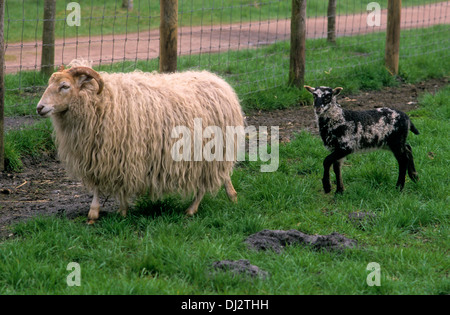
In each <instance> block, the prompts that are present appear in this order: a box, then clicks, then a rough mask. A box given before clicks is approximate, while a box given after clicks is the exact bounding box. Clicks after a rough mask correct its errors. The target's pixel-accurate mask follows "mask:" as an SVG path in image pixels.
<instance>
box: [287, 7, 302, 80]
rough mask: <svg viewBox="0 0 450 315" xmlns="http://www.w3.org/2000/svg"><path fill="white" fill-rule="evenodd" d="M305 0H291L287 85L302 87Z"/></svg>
mask: <svg viewBox="0 0 450 315" xmlns="http://www.w3.org/2000/svg"><path fill="white" fill-rule="evenodd" d="M305 42H306V0H292V17H291V51H290V61H289V85H293V86H296V87H298V88H303V84H304V81H305Z"/></svg>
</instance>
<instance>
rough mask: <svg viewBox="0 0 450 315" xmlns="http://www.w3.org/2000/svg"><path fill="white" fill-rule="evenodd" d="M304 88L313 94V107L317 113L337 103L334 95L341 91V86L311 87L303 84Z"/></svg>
mask: <svg viewBox="0 0 450 315" xmlns="http://www.w3.org/2000/svg"><path fill="white" fill-rule="evenodd" d="M305 89H306V90H307V91H308V92H309V93H311V94H312V95H313V97H314V109H315V110H316V113H317V114H318V115H320V114H321V113H323V112H325V111H326V110H328V109H329V108H330V107H331V106H333V105H337V102H336V96H338V95H339V93H341V91H342V88H341V87H337V88H335V89H332V88H329V87H326V86H319V87H316V88H313V87H310V86H308V85H305Z"/></svg>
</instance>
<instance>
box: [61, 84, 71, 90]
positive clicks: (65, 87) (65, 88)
mask: <svg viewBox="0 0 450 315" xmlns="http://www.w3.org/2000/svg"><path fill="white" fill-rule="evenodd" d="M69 88H70V86H69V85H66V84H63V85H61V86H60V87H59V90H60V91H61V90H68V89H69Z"/></svg>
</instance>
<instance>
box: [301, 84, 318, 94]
mask: <svg viewBox="0 0 450 315" xmlns="http://www.w3.org/2000/svg"><path fill="white" fill-rule="evenodd" d="M303 87H304V88H305V89H306V90H307V91H308V92H309V93H313V92H314V91H315V90H316V89H315V88H313V87H310V86H309V85H304V86H303Z"/></svg>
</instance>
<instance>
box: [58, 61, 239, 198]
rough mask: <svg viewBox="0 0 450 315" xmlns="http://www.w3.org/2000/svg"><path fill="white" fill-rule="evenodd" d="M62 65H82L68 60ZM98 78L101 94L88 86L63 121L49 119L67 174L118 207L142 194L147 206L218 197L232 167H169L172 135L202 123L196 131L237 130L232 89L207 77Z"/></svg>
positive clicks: (204, 163)
mask: <svg viewBox="0 0 450 315" xmlns="http://www.w3.org/2000/svg"><path fill="white" fill-rule="evenodd" d="M69 66H72V67H73V66H89V65H88V64H86V62H85V61H83V60H81V61H80V60H75V61H73V62H72V63H71V64H70V65H69ZM100 75H101V77H102V79H103V81H104V89H103V91H102V93H101V94H99V95H97V94H96V91H97V87H98V86H97V84H96V83H95V82H94V80H92V84H90V85H89V87H87V88H86V89H82V90H80V92H79V98H78V99H77V100H76V101H74V102H73V103H72V104H70V110H69V111H68V112H67V114H66V115H63V116H57V117H52V119H53V123H54V127H55V137H56V144H57V147H58V154H59V157H60V159H61V160H62V161H63V162H64V163H65V165H66V166H67V169H68V172H69V174H71V175H72V176H74V177H76V178H79V179H81V181H82V182H83V184H84V185H85V186H86V187H87V188H89V189H90V190H92V191H93V190H94V189H98V191H99V192H101V193H103V194H105V195H110V194H111V195H114V196H117V197H119V198H120V199H121V200H127V199H128V198H129V197H131V196H133V195H135V194H141V193H147V192H148V193H149V195H150V196H151V197H152V198H153V199H159V198H161V197H163V196H164V195H165V194H168V193H179V194H180V195H182V196H188V195H191V194H192V193H196V192H198V191H203V192H210V193H215V192H217V190H218V189H219V188H220V187H221V186H222V184H223V183H224V181H225V180H226V179H227V178H229V176H230V173H231V172H232V168H233V165H234V161H226V160H225V159H224V161H210V162H208V161H205V160H204V159H203V160H202V161H193V159H192V161H174V160H173V158H172V156H171V150H172V147H173V145H174V143H175V142H176V141H178V140H179V138H178V139H177V138H172V137H171V132H172V130H173V128H174V127H175V126H186V127H188V128H189V129H190V130H191V134H193V128H194V119H195V118H201V119H202V126H203V128H205V127H206V126H219V127H220V128H221V129H222V132H223V134H224V135H225V134H226V126H243V125H244V119H243V115H242V109H241V107H240V104H239V100H238V97H237V95H236V94H235V92H234V90H233V89H232V88H231V87H230V86H229V85H228V84H227V83H226V82H225V81H224V80H223V79H221V78H219V77H218V76H216V75H214V74H212V73H209V72H206V71H202V72H183V73H174V74H158V73H144V72H141V71H135V72H131V73H111V74H109V73H104V72H100ZM209 140H210V139H203V145H204V144H205V143H206V142H207V141H209ZM224 142H225V141H224ZM224 145H225V143H224ZM235 145H236V144H235ZM223 152H226V150H225V148H224V151H223ZM235 152H236V150H235Z"/></svg>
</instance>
